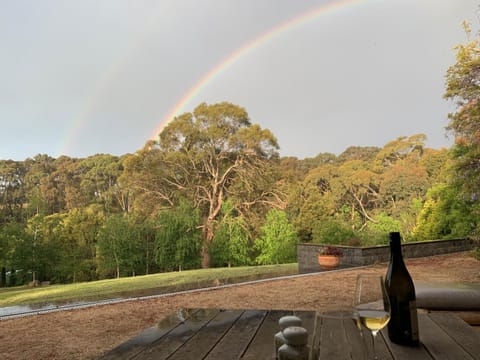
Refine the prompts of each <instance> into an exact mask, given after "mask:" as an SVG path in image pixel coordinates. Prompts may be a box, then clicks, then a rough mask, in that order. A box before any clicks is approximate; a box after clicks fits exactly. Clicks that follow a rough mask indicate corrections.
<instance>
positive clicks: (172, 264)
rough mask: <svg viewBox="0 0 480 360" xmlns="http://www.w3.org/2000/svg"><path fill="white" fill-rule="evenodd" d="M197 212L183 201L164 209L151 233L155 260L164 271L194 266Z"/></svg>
mask: <svg viewBox="0 0 480 360" xmlns="http://www.w3.org/2000/svg"><path fill="white" fill-rule="evenodd" d="M199 229H200V212H199V210H198V209H195V208H193V206H192V205H191V204H189V203H188V202H187V201H186V200H183V199H182V200H181V201H180V205H179V206H178V207H175V208H173V209H168V210H164V211H162V212H161V213H160V215H159V219H158V229H157V231H156V236H155V249H156V256H155V259H156V263H157V265H158V266H160V268H161V269H162V270H164V271H172V270H176V269H178V270H182V269H192V268H196V267H198V266H199V264H200V246H201V232H200V230H199Z"/></svg>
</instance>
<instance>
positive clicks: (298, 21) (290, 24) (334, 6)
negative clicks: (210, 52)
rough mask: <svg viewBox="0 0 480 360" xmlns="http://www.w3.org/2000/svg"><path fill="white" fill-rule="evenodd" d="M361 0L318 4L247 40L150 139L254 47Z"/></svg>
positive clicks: (194, 88)
mask: <svg viewBox="0 0 480 360" xmlns="http://www.w3.org/2000/svg"><path fill="white" fill-rule="evenodd" d="M361 1H362V0H333V1H330V2H328V3H327V4H323V5H320V6H318V7H315V8H313V9H311V10H309V11H307V12H305V13H303V14H301V15H298V16H296V17H293V18H291V19H289V20H287V21H285V22H284V23H281V24H279V25H277V26H275V27H273V28H272V29H270V30H268V31H267V32H265V33H263V34H261V35H259V36H257V37H256V38H254V39H253V40H250V41H248V42H247V43H245V44H244V45H243V46H241V47H240V48H238V49H237V50H235V51H233V52H232V53H230V54H229V55H228V56H227V57H226V58H224V59H223V60H222V61H220V62H219V63H218V64H217V65H216V66H214V67H213V68H212V69H211V70H210V71H209V72H208V73H206V74H205V75H204V76H203V77H202V78H201V79H200V81H198V82H197V83H195V84H194V85H193V86H192V87H191V88H190V89H188V91H187V92H186V93H185V95H183V97H182V98H181V99H180V100H179V101H178V102H177V103H176V104H175V106H174V107H173V108H172V109H171V110H170V111H169V112H168V113H167V115H166V116H165V117H164V118H163V119H162V121H161V122H160V124H159V126H157V128H155V130H154V131H153V133H152V135H151V139H158V135H159V134H160V133H161V132H162V130H163V129H164V128H165V126H167V125H168V123H169V122H171V121H172V120H173V119H174V118H175V116H177V115H179V114H180V113H182V112H184V111H185V108H186V107H187V105H189V103H190V101H191V100H192V99H193V98H194V97H195V96H196V95H197V94H198V93H200V91H202V89H203V88H205V87H206V86H207V85H208V84H209V83H210V82H212V80H214V79H215V78H216V77H217V76H219V75H220V74H221V73H222V72H223V71H225V70H226V69H228V68H229V67H230V66H232V65H233V64H234V63H236V62H237V61H238V60H240V59H241V58H242V57H244V56H246V55H247V54H248V53H250V52H252V51H253V50H254V49H256V48H258V47H259V46H261V45H263V44H265V43H267V42H268V41H270V40H272V39H273V38H275V37H278V36H280V35H281V34H284V33H285V32H287V31H289V30H292V29H294V28H296V27H298V26H300V25H303V24H306V23H308V22H310V21H313V20H315V19H316V18H318V17H320V16H321V15H325V14H329V13H332V12H336V11H339V10H341V9H344V8H347V7H349V6H350V5H354V4H355V3H360V2H361Z"/></svg>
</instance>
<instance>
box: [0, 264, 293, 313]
mask: <svg viewBox="0 0 480 360" xmlns="http://www.w3.org/2000/svg"><path fill="white" fill-rule="evenodd" d="M297 273H298V265H297V264H296V263H294V264H282V265H267V266H248V267H232V268H215V269H200V270H188V271H181V272H170V273H161V274H153V275H145V276H136V277H129V278H120V279H109V280H100V281H92V282H83V283H76V284H68V285H49V286H40V287H35V288H29V287H27V286H21V287H14V288H0V307H4V306H13V305H26V304H30V305H32V304H41V303H60V304H61V303H68V302H75V301H88V300H103V299H114V298H122V297H128V296H141V295H150V294H160V293H167V292H173V291H179V290H186V289H195V288H200V287H207V286H213V285H218V284H228V283H235V282H241V281H247V280H256V279H262V278H268V277H274V276H283V275H292V274H297Z"/></svg>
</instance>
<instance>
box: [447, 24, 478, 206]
mask: <svg viewBox="0 0 480 360" xmlns="http://www.w3.org/2000/svg"><path fill="white" fill-rule="evenodd" d="M464 28H465V31H466V33H467V38H468V40H469V41H467V43H465V44H460V45H457V46H456V51H457V54H456V63H455V64H454V65H452V66H451V67H450V68H449V69H448V70H447V74H446V92H445V94H444V97H445V98H446V99H448V100H452V101H454V102H455V105H456V108H457V109H456V112H453V113H450V114H449V119H450V122H449V124H448V127H447V130H448V131H450V132H451V133H453V135H454V136H455V145H454V146H453V149H452V152H451V153H452V156H453V164H452V166H453V173H454V177H455V181H457V182H458V185H459V187H460V191H461V192H462V193H463V195H464V196H465V199H466V200H467V201H470V202H471V203H472V204H474V203H478V202H479V200H480V199H479V193H478V189H480V86H479V84H480V47H479V38H478V36H477V37H476V38H474V39H472V40H470V34H471V30H470V26H469V25H468V24H467V23H464Z"/></svg>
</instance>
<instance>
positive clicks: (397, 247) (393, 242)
mask: <svg viewBox="0 0 480 360" xmlns="http://www.w3.org/2000/svg"><path fill="white" fill-rule="evenodd" d="M390 254H391V258H392V259H398V260H401V261H403V256H402V246H401V244H400V239H390Z"/></svg>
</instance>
